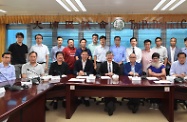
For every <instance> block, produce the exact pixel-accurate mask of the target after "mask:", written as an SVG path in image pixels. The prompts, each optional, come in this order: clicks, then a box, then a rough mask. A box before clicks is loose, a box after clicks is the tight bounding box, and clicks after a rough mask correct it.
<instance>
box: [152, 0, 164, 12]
mask: <svg viewBox="0 0 187 122" xmlns="http://www.w3.org/2000/svg"><path fill="white" fill-rule="evenodd" d="M164 2H166V0H161V1H160V2H159V3H158V4H157V5H156V6H155V7H154V8H153V11H156V10H158V9H159V8H160V6H161V5H162V4H163V3H164Z"/></svg>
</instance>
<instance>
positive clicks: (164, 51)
mask: <svg viewBox="0 0 187 122" xmlns="http://www.w3.org/2000/svg"><path fill="white" fill-rule="evenodd" d="M152 50H153V51H154V52H157V53H159V54H160V59H159V60H160V62H161V63H164V60H165V58H168V55H167V49H166V48H165V47H163V46H160V47H154V48H152Z"/></svg>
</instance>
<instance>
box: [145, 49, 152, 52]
mask: <svg viewBox="0 0 187 122" xmlns="http://www.w3.org/2000/svg"><path fill="white" fill-rule="evenodd" d="M143 51H144V52H151V51H152V49H150V50H149V51H147V50H145V49H144V50H143Z"/></svg>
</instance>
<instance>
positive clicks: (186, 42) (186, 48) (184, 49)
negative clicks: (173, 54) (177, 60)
mask: <svg viewBox="0 0 187 122" xmlns="http://www.w3.org/2000/svg"><path fill="white" fill-rule="evenodd" d="M184 44H185V47H183V48H182V49H181V50H182V52H184V53H186V55H187V37H186V38H184Z"/></svg>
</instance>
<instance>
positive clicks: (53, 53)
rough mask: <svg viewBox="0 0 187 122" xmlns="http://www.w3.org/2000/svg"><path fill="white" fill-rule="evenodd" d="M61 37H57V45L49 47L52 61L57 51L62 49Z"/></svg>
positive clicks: (54, 59)
mask: <svg viewBox="0 0 187 122" xmlns="http://www.w3.org/2000/svg"><path fill="white" fill-rule="evenodd" d="M62 43H63V38H62V37H61V36H58V37H57V46H54V47H52V49H51V58H52V60H53V62H55V61H56V53H57V52H58V51H62V50H63V49H64V46H62Z"/></svg>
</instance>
